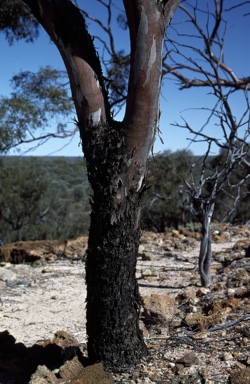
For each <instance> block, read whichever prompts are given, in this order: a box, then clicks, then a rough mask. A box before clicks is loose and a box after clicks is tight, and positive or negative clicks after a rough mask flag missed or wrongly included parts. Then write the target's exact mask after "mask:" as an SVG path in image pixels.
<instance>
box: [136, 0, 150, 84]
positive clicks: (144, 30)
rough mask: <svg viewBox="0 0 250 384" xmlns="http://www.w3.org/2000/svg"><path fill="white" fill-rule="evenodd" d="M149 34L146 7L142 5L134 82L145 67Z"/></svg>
mask: <svg viewBox="0 0 250 384" xmlns="http://www.w3.org/2000/svg"><path fill="white" fill-rule="evenodd" d="M147 34H148V18H147V15H146V12H145V8H144V7H143V6H142V7H141V18H140V24H139V27H138V32H137V38H136V40H137V41H136V47H137V49H136V51H135V59H134V79H135V80H134V82H135V83H136V82H137V80H138V78H139V72H140V70H141V69H143V67H144V65H145V63H146V58H147V43H146V39H145V36H147Z"/></svg>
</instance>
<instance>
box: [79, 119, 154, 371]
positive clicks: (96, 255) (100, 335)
mask: <svg viewBox="0 0 250 384" xmlns="http://www.w3.org/2000/svg"><path fill="white" fill-rule="evenodd" d="M85 132H87V133H86V134H87V136H88V140H84V143H88V144H87V145H86V147H84V151H85V156H86V162H87V169H88V176H89V181H90V184H91V186H92V190H93V196H92V201H91V205H92V213H91V224H90V230H89V242H88V250H87V260H86V284H87V335H88V355H89V358H90V359H91V360H92V361H93V362H96V361H103V362H104V364H105V367H106V368H112V370H119V369H122V368H124V367H131V366H133V365H135V364H136V363H137V362H139V360H140V358H141V357H142V356H143V355H145V354H146V352H147V350H146V346H145V344H144V341H143V337H142V332H141V331H140V329H139V310H140V304H141V301H140V296H139V290H138V283H137V280H136V276H135V272H136V258H137V251H138V246H139V238H140V208H141V201H142V197H143V194H144V186H143V185H142V186H141V188H140V189H137V188H135V187H131V188H129V189H127V185H128V179H134V178H135V177H136V176H137V175H136V173H137V171H138V170H137V168H136V167H135V168H131V167H129V166H128V164H130V161H128V159H130V160H131V154H130V155H129V154H127V152H126V148H125V146H124V144H123V140H122V138H121V132H122V129H121V127H120V126H117V125H116V127H115V128H113V127H109V126H105V127H99V128H97V129H96V130H94V131H93V129H89V130H87V131H85ZM102 136H103V137H102ZM97 137H99V139H100V138H101V137H102V138H101V139H100V140H99V146H98V148H97V141H98V140H97ZM90 143H92V145H91V144H90ZM132 172H134V177H133V175H132ZM136 185H137V184H136Z"/></svg>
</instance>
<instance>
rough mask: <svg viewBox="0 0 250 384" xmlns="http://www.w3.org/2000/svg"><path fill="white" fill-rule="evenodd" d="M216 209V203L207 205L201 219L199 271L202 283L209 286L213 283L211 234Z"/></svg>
mask: <svg viewBox="0 0 250 384" xmlns="http://www.w3.org/2000/svg"><path fill="white" fill-rule="evenodd" d="M213 211H214V203H213V204H212V205H208V206H207V207H206V212H205V213H204V216H203V217H202V221H201V245H200V254H199V272H200V276H201V284H202V286H203V287H208V286H209V285H210V283H211V278H210V272H209V271H210V265H211V260H212V236H211V218H212V215H213Z"/></svg>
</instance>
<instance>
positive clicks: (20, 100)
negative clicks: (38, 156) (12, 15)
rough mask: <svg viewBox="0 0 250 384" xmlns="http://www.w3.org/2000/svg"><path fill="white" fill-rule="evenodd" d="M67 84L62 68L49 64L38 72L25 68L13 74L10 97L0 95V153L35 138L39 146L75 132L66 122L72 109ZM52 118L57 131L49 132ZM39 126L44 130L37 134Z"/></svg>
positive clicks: (32, 140)
mask: <svg viewBox="0 0 250 384" xmlns="http://www.w3.org/2000/svg"><path fill="white" fill-rule="evenodd" d="M67 83H68V78H67V74H66V72H65V71H58V70H55V69H53V68H51V67H49V66H47V67H44V68H40V69H39V70H38V72H37V73H33V72H28V71H26V72H20V73H19V74H17V75H15V76H13V78H12V80H11V85H12V88H13V92H12V93H11V95H10V96H9V97H4V96H2V97H0V128H1V130H0V153H6V152H8V150H9V149H10V148H14V147H17V146H19V145H20V144H23V143H30V142H34V143H35V142H37V141H38V142H39V145H41V144H43V143H44V142H46V141H47V140H48V139H49V138H51V137H58V138H65V137H69V136H72V135H73V134H74V132H75V131H76V129H74V130H73V132H72V130H70V131H69V130H68V129H67V128H66V125H67V124H65V117H67V116H69V114H72V111H73V103H72V100H71V99H70V97H69V94H68V90H67V88H66V87H65V85H66V84H67ZM55 116H56V117H55ZM52 121H53V122H54V124H55V125H56V127H57V129H56V132H55V133H48V131H46V129H47V128H48V126H50V125H51V122H52ZM39 129H40V131H43V132H42V133H40V134H38V135H37V133H36V131H37V130H39Z"/></svg>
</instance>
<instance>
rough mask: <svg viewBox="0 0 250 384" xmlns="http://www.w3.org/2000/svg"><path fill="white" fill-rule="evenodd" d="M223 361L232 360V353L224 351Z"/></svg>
mask: <svg viewBox="0 0 250 384" xmlns="http://www.w3.org/2000/svg"><path fill="white" fill-rule="evenodd" d="M222 360H223V361H230V360H233V355H232V354H231V353H230V352H224V353H223V355H222Z"/></svg>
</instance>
